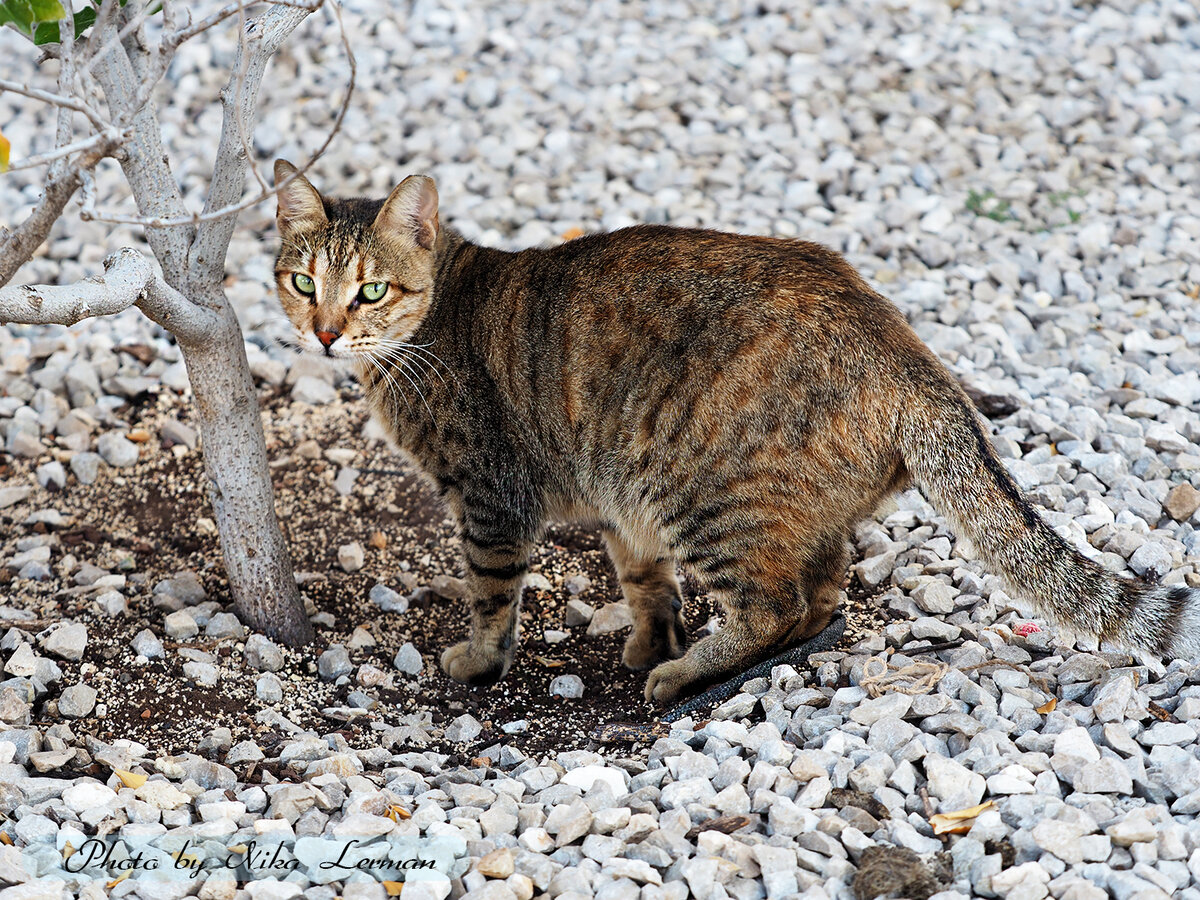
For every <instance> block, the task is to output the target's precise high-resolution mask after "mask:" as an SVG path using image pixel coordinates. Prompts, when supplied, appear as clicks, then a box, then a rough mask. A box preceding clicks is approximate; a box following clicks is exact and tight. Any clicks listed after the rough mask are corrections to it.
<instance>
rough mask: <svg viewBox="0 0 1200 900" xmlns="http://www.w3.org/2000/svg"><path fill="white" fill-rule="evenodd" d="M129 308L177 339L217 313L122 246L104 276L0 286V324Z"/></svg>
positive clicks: (49, 321) (75, 318)
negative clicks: (175, 285)
mask: <svg viewBox="0 0 1200 900" xmlns="http://www.w3.org/2000/svg"><path fill="white" fill-rule="evenodd" d="M131 306H137V307H139V308H140V309H141V310H142V312H144V313H145V314H146V315H147V316H148V317H149V318H151V319H153V320H154V321H155V322H157V323H158V324H159V325H161V326H163V328H166V329H167V330H169V331H171V332H172V333H173V334H175V335H176V336H177V337H179V338H181V339H183V340H187V339H192V340H195V339H197V338H200V337H202V336H203V335H204V334H207V333H208V332H209V331H211V330H212V329H213V328H214V327H215V326H216V324H217V317H216V316H215V315H214V314H213V313H212V312H211V311H209V310H207V309H205V308H204V307H201V306H197V305H196V304H194V303H191V302H190V301H189V300H188V299H187V298H186V297H184V296H183V295H182V294H180V293H179V292H178V291H177V290H175V289H174V288H172V287H171V286H170V285H168V284H166V283H165V282H164V281H163V280H162V279H161V278H159V277H158V274H157V273H156V272H155V270H154V266H153V264H152V263H151V262H150V261H149V260H148V259H146V257H144V256H143V255H142V254H141V253H138V252H137V251H136V250H133V249H131V248H129V247H123V248H122V249H120V250H118V251H116V252H115V253H110V254H109V255H108V256H106V257H105V258H104V274H103V275H93V276H91V277H90V278H85V279H84V280H83V281H79V282H76V283H75V284H64V285H50V284H23V285H14V286H10V287H6V288H0V324H5V323H8V322H19V323H20V324H22V325H74V324H76V323H77V322H82V321H83V320H84V319H88V318H92V317H93V316H111V315H115V314H116V313H119V312H124V311H125V310H127V309H129V308H130V307H131Z"/></svg>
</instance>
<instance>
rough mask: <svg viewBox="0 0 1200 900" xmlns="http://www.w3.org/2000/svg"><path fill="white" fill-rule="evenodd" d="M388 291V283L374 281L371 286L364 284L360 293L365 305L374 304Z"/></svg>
mask: <svg viewBox="0 0 1200 900" xmlns="http://www.w3.org/2000/svg"><path fill="white" fill-rule="evenodd" d="M387 289H388V286H387V282H386V281H372V282H371V283H370V284H364V285H363V286H362V289H361V290H359V292H358V293H359V296H361V298H362V302H363V303H374V302H375V301H376V300H379V299H381V298H382V297H383V295H384V294H386V293H387Z"/></svg>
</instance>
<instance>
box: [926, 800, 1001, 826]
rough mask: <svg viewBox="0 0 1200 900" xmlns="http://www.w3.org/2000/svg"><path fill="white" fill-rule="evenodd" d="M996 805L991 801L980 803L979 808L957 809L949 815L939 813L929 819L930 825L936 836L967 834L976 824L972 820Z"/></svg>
mask: <svg viewBox="0 0 1200 900" xmlns="http://www.w3.org/2000/svg"><path fill="white" fill-rule="evenodd" d="M995 805H996V804H995V803H993V802H992V801H991V800H989V801H987V802H986V803H980V804H979V805H978V806H970V807H967V808H966V809H956V810H954V811H953V812H948V813H938V814H937V815H935V816H930V817H929V824H930V825H932V826H933V833H934V834H966V833H967V832H968V831H970V830H971V826H972V825H973V824H975V823H974V822H973V821H972V820H973V819H974V818H975V817H976V816H978V815H979V814H980V813H981V812H983V811H984V810H987V809H991V808H992V807H994V806H995Z"/></svg>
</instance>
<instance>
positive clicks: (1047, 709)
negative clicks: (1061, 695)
mask: <svg viewBox="0 0 1200 900" xmlns="http://www.w3.org/2000/svg"><path fill="white" fill-rule="evenodd" d="M1056 706H1058V698H1057V697H1051V698H1050V699H1049V700H1047V701H1046V702H1045V703H1043V704H1042V705H1041V706H1039V707H1038V708H1037V709H1035V710H1034V712H1035V713H1041V714H1042V715H1043V716H1044V715H1045V714H1046V713H1052V712H1054V707H1056Z"/></svg>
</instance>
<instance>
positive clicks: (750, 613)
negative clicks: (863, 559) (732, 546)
mask: <svg viewBox="0 0 1200 900" xmlns="http://www.w3.org/2000/svg"><path fill="white" fill-rule="evenodd" d="M759 553H761V554H764V557H763V558H759V559H756V558H755V554H754V553H752V552H747V553H746V555H745V556H743V557H740V558H735V557H732V556H724V557H715V558H712V559H711V560H710V559H709V558H708V557H709V556H710V554H698V556H704V557H705V558H704V559H701V560H700V561H699V566H698V568H699V570H700V571H701V572H702V573H703V572H704V571H705V570H706V569H707V570H709V571H713V570H715V569H716V568H717V567H719V568H720V570H721V575H720V576H718V577H716V578H713V579H710V580H711V581H712V583H713V586H714V587H715V588H716V590H717V593H718V596H719V597H720V598H721V600H722V606H723V607H724V610H725V613H726V616H725V624H724V627H722V628H721V630H720V631H718V632H717V633H716V634H714V635H710V636H709V637H706V638H702V639H701V640H699V641H697V642H696V643H695V644H693V645H692V646H691V648H690V649H689V650H688V652H687V653H686V654H685V655H684V656H683V657H682V658H681V659H675V660H671V661H669V662H665V663H663V664H662V665H660V666H658V667H657V668H656V669H654V670H653V671H652V672H651V673H650V676H649V678H648V679H647V681H646V699H647V700H651V701H653V702H655V703H659V704H663V705H665V704H668V703H670V702H672V701H674V700H676V699H677V698H679V697H681V696H683V695H685V694H689V693H694V692H696V691H698V690H701V689H703V688H705V687H708V686H709V685H712V684H715V683H717V682H719V681H721V680H723V679H725V678H728V677H731V676H732V675H736V674H737V673H738V672H743V671H745V670H746V669H748V668H750V667H751V666H753V665H754V664H756V663H758V662H761V661H762V660H764V659H767V658H768V657H770V656H773V655H774V654H776V653H778V652H780V651H781V650H782V649H783V648H785V647H787V646H788V645H790V644H794V643H797V642H799V641H802V640H804V639H806V638H809V637H812V636H813V635H815V634H816V633H817V632H819V631H821V630H822V629H823V628H824V627H825V626H826V625H827V624H829V620H830V618H831V617H832V615H833V612H834V610H835V609H836V608H837V604H838V600H839V598H840V586H841V580H842V577H843V575H844V574H845V564H846V558H847V548H846V543H845V541H844V539H842V538H841V537H840V536H839V537H838V538H837V539H836V540H832V539H831V540H825V541H820V542H813V543H810V544H809V546H808V547H807V550H806V552H805V553H804V554H803V556H804V557H805V558H804V559H803V561H802V562H801V561H800V560H796V562H797V563H798V564H797V566H796V569H797V570H799V577H793V578H792V579H787V580H783V579H779V580H776V579H770V578H765V577H764V575H766V574H767V573H768V572H769V571H770V570H771V569H776V570H778V567H779V564H780V562H781V561H782V558H783V556H784V554H783V551H782V548H781V547H778V546H776V547H774V548H772V547H770V546H769V545H764V546H763V547H762V548H760V550H759ZM756 563H758V565H756ZM776 585H777V586H776Z"/></svg>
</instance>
